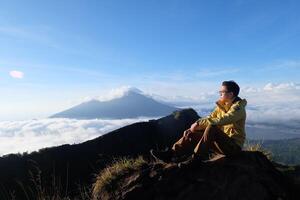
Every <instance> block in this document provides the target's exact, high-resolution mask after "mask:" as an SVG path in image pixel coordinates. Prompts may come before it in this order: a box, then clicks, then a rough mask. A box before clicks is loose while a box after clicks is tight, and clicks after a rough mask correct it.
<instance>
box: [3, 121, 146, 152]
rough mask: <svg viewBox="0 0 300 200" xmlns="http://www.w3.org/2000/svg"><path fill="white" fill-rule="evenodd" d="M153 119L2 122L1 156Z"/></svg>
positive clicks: (94, 136) (86, 136)
mask: <svg viewBox="0 0 300 200" xmlns="http://www.w3.org/2000/svg"><path fill="white" fill-rule="evenodd" d="M148 120H149V118H145V117H141V118H136V119H116V120H103V119H92V120H77V119H65V118H47V119H34V120H23V121H2V122H0V156H1V155H4V154H9V153H18V152H20V153H22V152H26V151H27V152H32V151H35V150H38V149H41V148H44V147H51V146H57V145H61V144H77V143H80V142H84V141H86V140H90V139H93V138H96V137H99V136H101V135H103V134H105V133H108V132H110V131H112V130H115V129H118V128H120V127H123V126H126V125H129V124H132V123H135V122H141V121H148Z"/></svg>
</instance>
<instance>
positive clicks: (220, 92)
mask: <svg viewBox="0 0 300 200" xmlns="http://www.w3.org/2000/svg"><path fill="white" fill-rule="evenodd" d="M226 93H229V91H219V94H220V95H221V94H226Z"/></svg>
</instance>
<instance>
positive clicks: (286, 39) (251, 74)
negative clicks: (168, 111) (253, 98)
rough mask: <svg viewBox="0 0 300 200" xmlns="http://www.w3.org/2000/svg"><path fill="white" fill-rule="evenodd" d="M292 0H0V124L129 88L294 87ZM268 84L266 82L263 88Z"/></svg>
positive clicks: (298, 26) (296, 29) (299, 49)
mask: <svg viewBox="0 0 300 200" xmlns="http://www.w3.org/2000/svg"><path fill="white" fill-rule="evenodd" d="M299 9H300V1H296V0H295V1H288V0H285V1H283V0H282V1H279V0H278V1H274V0H272V1H266V0H263V1H261V0H257V1H253V0H249V1H246V0H245V1H244V0H236V1H221V0H215V1H198V0H195V1H190V0H182V1H181V0H157V1H154V0H145V1H141V0H135V1H131V0H126V1H125V0H119V1H115V0H106V1H101V0H95V1H91V0H82V1H78V0H69V1H66V0H57V1H53V0H49V1H46V0H45V1H38V0H37V1H31V0H26V1H22V0H19V1H14V0H7V1H6V0H0V94H1V98H0V112H1V113H0V120H6V119H27V118H34V117H45V116H48V115H50V114H53V113H56V112H58V111H61V110H63V109H64V108H66V107H70V106H71V105H74V104H76V103H78V102H80V101H81V100H82V99H84V98H85V97H88V96H97V95H101V94H105V92H107V91H109V90H110V89H113V88H119V87H122V86H127V85H130V86H133V87H137V88H139V89H141V90H142V91H144V92H146V93H153V94H157V95H161V96H169V97H171V96H173V95H179V96H180V95H182V96H190V97H192V96H193V95H197V94H198V95H199V94H201V93H202V92H210V91H217V90H218V87H219V85H220V82H221V81H223V80H231V79H233V80H235V81H237V82H238V83H239V84H240V85H241V86H242V87H254V88H258V87H266V86H270V83H271V84H278V85H279V86H280V87H281V86H282V85H283V86H284V84H288V85H289V86H293V87H297V88H296V89H297V90H299V77H300V76H299V75H300V46H299V44H300V12H299ZM268 84H269V85H268Z"/></svg>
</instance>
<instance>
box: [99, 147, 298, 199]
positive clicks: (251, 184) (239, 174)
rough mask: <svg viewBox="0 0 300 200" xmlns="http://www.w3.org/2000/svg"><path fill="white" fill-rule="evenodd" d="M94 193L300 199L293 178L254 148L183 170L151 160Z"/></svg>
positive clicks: (110, 196) (137, 196) (105, 196)
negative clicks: (114, 186) (107, 188)
mask: <svg viewBox="0 0 300 200" xmlns="http://www.w3.org/2000/svg"><path fill="white" fill-rule="evenodd" d="M298 191H299V189H298ZM94 195H95V196H94V197H95V199H102V200H105V199H114V200H121V199H122V200H129V199H143V200H150V199H151V200H162V199H172V200H192V199H195V200H196V199H218V200H225V199H226V200H235V199H238V200H242V199H245V200H248V199H249V200H254V199H255V200H260V199H270V200H273V199H276V200H283V199H300V196H299V194H296V186H295V184H294V183H293V182H292V180H290V179H288V178H287V177H286V176H284V175H283V174H282V173H281V172H280V171H278V170H277V169H276V168H275V167H274V166H273V164H272V163H271V162H270V161H269V160H268V159H267V158H266V157H265V156H264V155H263V154H262V153H261V152H250V151H242V152H241V154H239V155H236V156H234V157H221V158H219V159H215V160H211V161H209V162H206V163H202V164H200V165H199V166H196V167H190V168H189V167H187V168H182V169H180V168H178V167H177V165H175V164H164V163H153V162H149V163H148V164H147V165H146V166H143V167H142V168H141V169H138V170H136V171H133V172H131V173H129V174H127V176H124V177H123V179H121V180H120V181H119V186H118V188H117V189H115V190H114V191H110V192H109V191H105V189H103V188H102V190H100V191H98V193H97V191H96V193H95V194H94ZM297 195H298V196H297Z"/></svg>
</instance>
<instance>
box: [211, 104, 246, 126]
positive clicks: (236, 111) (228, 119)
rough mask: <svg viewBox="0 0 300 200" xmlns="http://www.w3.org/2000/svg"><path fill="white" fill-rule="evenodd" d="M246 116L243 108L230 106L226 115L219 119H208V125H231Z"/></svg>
mask: <svg viewBox="0 0 300 200" xmlns="http://www.w3.org/2000/svg"><path fill="white" fill-rule="evenodd" d="M245 115H246V112H245V108H244V107H241V106H240V105H234V106H232V107H231V108H230V109H229V110H228V112H227V113H225V114H224V115H223V116H222V117H220V118H208V119H207V120H208V123H209V124H211V125H226V124H232V123H234V122H236V121H238V120H240V119H242V118H244V117H245Z"/></svg>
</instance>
